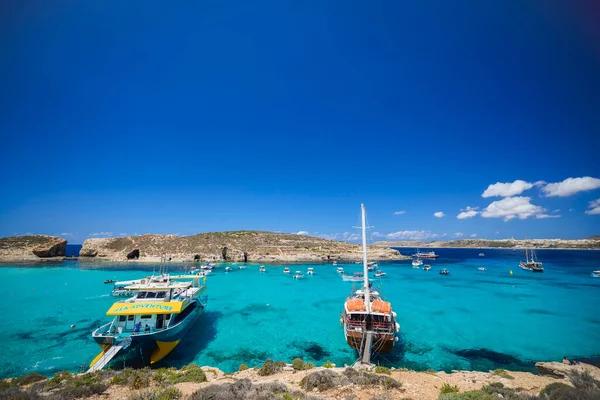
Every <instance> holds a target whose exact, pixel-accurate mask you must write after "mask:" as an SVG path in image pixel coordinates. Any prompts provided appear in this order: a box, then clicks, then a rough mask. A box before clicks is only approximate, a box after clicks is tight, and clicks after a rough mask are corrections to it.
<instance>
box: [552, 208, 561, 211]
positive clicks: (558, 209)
mask: <svg viewBox="0 0 600 400" xmlns="http://www.w3.org/2000/svg"><path fill="white" fill-rule="evenodd" d="M552 212H560V208H557V209H556V210H554V211H552Z"/></svg>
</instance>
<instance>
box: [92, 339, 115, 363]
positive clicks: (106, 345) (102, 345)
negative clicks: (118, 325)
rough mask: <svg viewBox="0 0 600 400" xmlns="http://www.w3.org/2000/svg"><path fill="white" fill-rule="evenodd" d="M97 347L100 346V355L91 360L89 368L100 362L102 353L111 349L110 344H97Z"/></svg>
mask: <svg viewBox="0 0 600 400" xmlns="http://www.w3.org/2000/svg"><path fill="white" fill-rule="evenodd" d="M98 346H100V347H101V348H102V351H101V352H100V354H98V355H97V356H96V358H94V359H93V360H92V362H91V363H90V368H92V367H93V366H94V364H96V363H97V362H98V360H100V359H101V358H102V356H103V355H104V353H106V351H107V350H108V349H110V348H111V347H112V346H111V345H110V344H99V345H98Z"/></svg>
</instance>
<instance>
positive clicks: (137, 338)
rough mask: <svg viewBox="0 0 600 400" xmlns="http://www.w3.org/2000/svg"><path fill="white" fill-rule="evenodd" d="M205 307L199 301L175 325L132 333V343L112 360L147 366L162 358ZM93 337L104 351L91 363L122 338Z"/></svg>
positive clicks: (185, 332) (179, 339)
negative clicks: (147, 331)
mask: <svg viewBox="0 0 600 400" xmlns="http://www.w3.org/2000/svg"><path fill="white" fill-rule="evenodd" d="M204 308H205V306H204V305H202V304H201V303H200V302H197V305H196V306H195V309H194V310H193V311H192V312H191V313H190V314H188V315H187V316H186V317H185V318H184V319H183V320H182V321H180V322H179V323H177V324H176V325H175V326H173V327H171V328H168V329H165V330H162V331H158V332H152V333H147V334H145V333H141V334H138V335H131V336H130V337H131V344H130V345H129V346H127V347H125V348H123V349H122V350H121V351H120V352H119V354H118V355H117V356H116V357H115V358H113V360H112V361H111V362H115V361H117V365H119V364H118V363H119V362H129V363H134V364H141V365H142V366H147V365H151V364H154V363H156V362H158V361H160V360H162V359H163V358H164V357H166V356H167V355H168V354H169V353H170V352H171V351H173V349H175V347H177V345H178V344H179V342H181V340H182V339H183V338H184V337H185V335H186V334H187V332H188V331H189V330H190V329H191V328H192V327H193V326H194V325H195V323H196V322H197V321H198V319H199V318H200V315H201V314H202V312H203V311H204ZM105 326H106V325H105ZM102 328H104V327H102ZM102 328H99V330H100V329H102ZM93 338H94V340H95V341H96V343H97V344H98V345H99V346H100V348H101V349H102V353H100V354H99V355H98V357H96V359H94V361H92V364H91V365H93V364H94V362H95V361H97V360H98V359H99V358H100V356H101V355H102V354H103V353H104V352H106V351H107V350H108V349H109V348H110V347H111V346H112V345H113V344H114V343H115V342H116V341H118V340H119V339H120V338H119V337H118V336H117V335H110V336H100V335H93Z"/></svg>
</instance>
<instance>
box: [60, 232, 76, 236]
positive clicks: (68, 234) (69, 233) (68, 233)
mask: <svg viewBox="0 0 600 400" xmlns="http://www.w3.org/2000/svg"><path fill="white" fill-rule="evenodd" d="M58 236H73V233H71V232H63V233H60V234H59V235H58Z"/></svg>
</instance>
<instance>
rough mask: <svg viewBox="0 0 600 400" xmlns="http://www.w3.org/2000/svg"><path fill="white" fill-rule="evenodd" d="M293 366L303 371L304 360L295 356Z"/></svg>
mask: <svg viewBox="0 0 600 400" xmlns="http://www.w3.org/2000/svg"><path fill="white" fill-rule="evenodd" d="M292 367H293V368H294V369H295V370H296V371H302V370H304V369H305V368H304V361H302V359H301V358H294V360H293V361H292Z"/></svg>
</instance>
